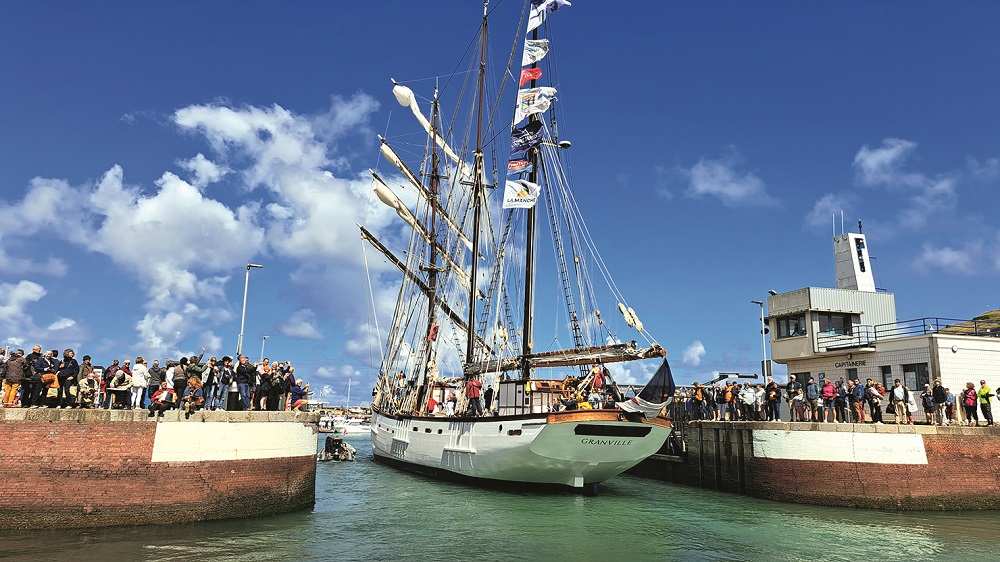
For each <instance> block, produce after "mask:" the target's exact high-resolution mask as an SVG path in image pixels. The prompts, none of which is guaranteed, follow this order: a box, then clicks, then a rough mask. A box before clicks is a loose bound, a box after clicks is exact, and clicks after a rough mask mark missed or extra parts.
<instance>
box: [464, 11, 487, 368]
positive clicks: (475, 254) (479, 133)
mask: <svg viewBox="0 0 1000 562" xmlns="http://www.w3.org/2000/svg"><path fill="white" fill-rule="evenodd" d="M488 7H489V1H488V0H483V25H482V31H481V32H480V37H479V41H480V44H481V47H482V48H481V50H480V54H479V86H478V88H477V90H476V95H477V96H478V98H477V100H476V152H475V163H474V164H473V168H474V173H475V177H473V179H472V191H473V194H472V205H473V208H472V267H471V269H472V271H471V278H470V279H469V321H468V323H467V324H466V325H467V326H468V327H469V329H468V332H467V336H468V337H467V339H466V346H465V362H466V363H472V361H473V360H474V359H475V350H476V334H475V326H476V300H477V297H478V292H479V231H480V230H482V220H483V101H484V100H483V98H484V95H485V91H486V21H487V15H488V10H487V8H488Z"/></svg>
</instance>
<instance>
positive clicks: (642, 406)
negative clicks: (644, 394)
mask: <svg viewBox="0 0 1000 562" xmlns="http://www.w3.org/2000/svg"><path fill="white" fill-rule="evenodd" d="M669 403H670V400H667V401H666V402H659V403H653V402H647V401H645V400H643V399H642V398H639V397H638V396H634V397H632V398H630V399H629V400H626V401H625V402H619V403H618V407H619V408H621V409H622V410H625V411H626V412H636V413H639V414H642V415H643V417H645V418H646V419H647V420H651V419H653V418H655V417H656V416H658V415H660V411H661V410H663V407H664V406H666V405H667V404H669Z"/></svg>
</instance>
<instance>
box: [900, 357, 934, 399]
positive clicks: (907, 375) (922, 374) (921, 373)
mask: <svg viewBox="0 0 1000 562" xmlns="http://www.w3.org/2000/svg"><path fill="white" fill-rule="evenodd" d="M930 382H931V372H930V369H928V368H927V363H911V364H909V365H903V384H904V385H906V386H907V388H909V389H910V390H913V391H915V392H923V391H924V385H925V384H930Z"/></svg>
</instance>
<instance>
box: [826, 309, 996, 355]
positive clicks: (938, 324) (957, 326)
mask: <svg viewBox="0 0 1000 562" xmlns="http://www.w3.org/2000/svg"><path fill="white" fill-rule="evenodd" d="M928 334H952V335H962V336H979V337H1000V320H961V319H958V318H940V317H924V318H915V319H913V320H904V321H902V322H889V323H886V324H877V325H875V326H870V325H865V324H855V325H853V326H851V328H850V331H849V332H848V330H847V329H846V328H845V329H843V330H836V331H832V332H823V333H820V334H817V336H816V345H817V347H820V348H823V349H844V348H851V347H865V346H868V345H871V344H872V343H874V342H877V341H879V340H889V339H896V338H905V337H909V336H922V335H928Z"/></svg>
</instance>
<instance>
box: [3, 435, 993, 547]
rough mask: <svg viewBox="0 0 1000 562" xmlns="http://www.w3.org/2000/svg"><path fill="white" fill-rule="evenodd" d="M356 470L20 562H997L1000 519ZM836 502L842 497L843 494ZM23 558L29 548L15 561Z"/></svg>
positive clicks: (614, 485)
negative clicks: (561, 489) (490, 484)
mask: <svg viewBox="0 0 1000 562" xmlns="http://www.w3.org/2000/svg"><path fill="white" fill-rule="evenodd" d="M352 442H353V443H354V445H355V446H356V447H357V448H358V460H357V461H356V462H354V463H323V464H320V465H319V466H317V483H316V493H317V501H316V507H315V509H314V510H313V511H312V512H299V513H293V514H288V515H283V516H277V517H269V518H264V519H254V520H246V521H221V522H212V523H198V524H187V525H174V526H169V527H139V528H129V527H122V528H114V529H100V530H77V531H74V530H69V531H57V532H13V533H9V534H7V536H4V537H3V539H2V541H3V544H4V549H3V553H2V554H0V558H3V559H10V560H38V559H42V558H45V559H50V560H74V561H88V560H100V561H102V562H103V561H107V560H115V561H118V560H121V561H125V560H165V561H173V560H178V561H180V560H206V559H208V560H242V561H257V560H261V561H264V560H330V559H337V560H417V559H419V560H421V561H427V560H434V561H439V560H473V559H489V560H515V561H516V560H539V559H546V560H621V559H625V560H850V561H851V562H857V561H858V560H860V559H869V558H872V557H874V558H876V559H878V560H880V562H881V561H894V560H900V561H913V560H926V559H933V558H946V557H947V558H955V559H972V558H979V559H997V557H998V549H997V548H996V547H994V544H995V541H996V540H997V539H998V538H1000V537H998V536H997V531H998V529H1000V514H998V513H996V512H944V513H939V512H920V513H897V512H875V511H861V510H853V509H838V508H826V507H811V506H802V505H789V504H780V503H775V502H767V501H760V500H754V499H750V498H745V497H742V496H736V495H731V494H724V493H717V492H712V491H707V490H697V489H693V488H687V487H683V486H676V485H672V484H667V483H663V482H655V481H650V480H644V479H641V478H634V477H628V476H624V477H619V478H616V479H614V480H612V481H610V482H608V483H606V484H605V485H603V486H602V488H601V494H600V495H599V496H598V497H585V496H582V495H576V494H561V493H560V494H536V493H534V492H530V491H524V492H517V491H513V492H510V491H497V490H483V489H479V488H475V487H469V486H463V485H457V484H452V483H443V482H438V481H435V480H429V479H425V478H422V477H419V476H415V475H410V474H407V473H404V472H400V471H397V470H394V469H391V468H386V467H383V466H381V465H378V464H376V463H374V462H373V461H372V460H371V452H370V446H369V444H368V443H367V441H365V440H363V439H358V440H352ZM831 493H836V490H831ZM13 545H16V547H14V548H12V546H13Z"/></svg>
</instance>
